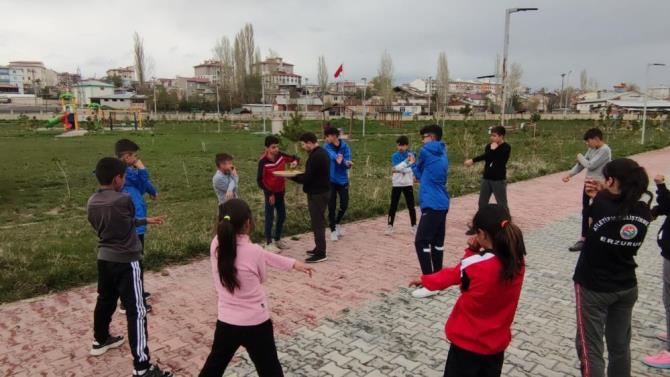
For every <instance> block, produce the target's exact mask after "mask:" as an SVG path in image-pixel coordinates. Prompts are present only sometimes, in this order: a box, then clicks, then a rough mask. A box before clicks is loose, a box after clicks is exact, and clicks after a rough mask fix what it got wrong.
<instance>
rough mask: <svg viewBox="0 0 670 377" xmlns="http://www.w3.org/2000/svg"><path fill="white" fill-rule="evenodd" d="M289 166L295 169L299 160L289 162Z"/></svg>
mask: <svg viewBox="0 0 670 377" xmlns="http://www.w3.org/2000/svg"><path fill="white" fill-rule="evenodd" d="M288 166H289V167H290V168H291V169H295V168H296V166H298V161H293V162H291V163H290V164H288Z"/></svg>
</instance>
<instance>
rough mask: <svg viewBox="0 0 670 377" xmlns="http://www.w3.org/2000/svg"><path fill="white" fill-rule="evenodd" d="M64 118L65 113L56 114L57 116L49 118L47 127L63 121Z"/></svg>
mask: <svg viewBox="0 0 670 377" xmlns="http://www.w3.org/2000/svg"><path fill="white" fill-rule="evenodd" d="M62 119H63V114H59V115H56V116H55V117H53V118H51V119H49V120H47V128H51V127H53V126H55V125H57V124H59V123H60V122H61V120H62Z"/></svg>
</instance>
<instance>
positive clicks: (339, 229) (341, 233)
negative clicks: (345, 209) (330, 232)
mask: <svg viewBox="0 0 670 377" xmlns="http://www.w3.org/2000/svg"><path fill="white" fill-rule="evenodd" d="M335 231H336V232H337V236H338V237H342V236H344V229H342V225H340V224H337V225H335Z"/></svg>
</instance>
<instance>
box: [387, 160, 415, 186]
mask: <svg viewBox="0 0 670 377" xmlns="http://www.w3.org/2000/svg"><path fill="white" fill-rule="evenodd" d="M393 170H394V172H393V177H392V178H391V182H393V187H406V186H412V184H414V174H413V173H412V168H411V167H410V164H409V163H408V162H407V160H405V161H403V162H401V163H399V164H398V165H396V166H394V167H393Z"/></svg>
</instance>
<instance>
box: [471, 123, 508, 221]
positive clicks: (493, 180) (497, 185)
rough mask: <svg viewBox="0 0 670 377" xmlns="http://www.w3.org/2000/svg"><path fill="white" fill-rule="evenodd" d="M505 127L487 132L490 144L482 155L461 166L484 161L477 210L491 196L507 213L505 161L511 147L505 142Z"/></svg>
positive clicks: (487, 201) (497, 127) (487, 202)
mask: <svg viewBox="0 0 670 377" xmlns="http://www.w3.org/2000/svg"><path fill="white" fill-rule="evenodd" d="M505 133H506V130H505V127H503V126H495V127H492V128H491V130H490V131H489V135H490V136H489V139H490V141H491V142H490V143H489V144H487V145H486V147H485V148H484V154H481V155H479V156H477V157H475V158H472V159H469V160H466V161H465V162H464V163H463V164H464V165H465V166H466V167H470V166H472V165H474V164H475V162H479V161H485V164H484V174H483V176H482V183H481V188H480V190H479V208H482V207H484V206H485V205H487V204H489V199H491V194H493V195H494V196H495V198H496V203H498V204H500V205H501V206H502V207H503V208H505V209H506V210H507V212H509V207H508V206H507V181H506V180H507V161H508V160H509V155H510V153H511V152H512V147H510V145H509V144H508V143H506V142H505Z"/></svg>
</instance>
